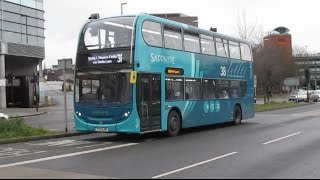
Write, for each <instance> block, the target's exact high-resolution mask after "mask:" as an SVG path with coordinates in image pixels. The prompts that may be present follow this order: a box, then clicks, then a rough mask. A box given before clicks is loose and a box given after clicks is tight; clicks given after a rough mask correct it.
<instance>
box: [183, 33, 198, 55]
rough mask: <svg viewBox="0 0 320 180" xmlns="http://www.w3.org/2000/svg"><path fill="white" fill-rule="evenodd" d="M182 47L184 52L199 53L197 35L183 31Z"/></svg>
mask: <svg viewBox="0 0 320 180" xmlns="http://www.w3.org/2000/svg"><path fill="white" fill-rule="evenodd" d="M184 47H185V50H186V51H189V52H195V53H200V43H199V34H197V33H193V32H188V31H185V32H184Z"/></svg>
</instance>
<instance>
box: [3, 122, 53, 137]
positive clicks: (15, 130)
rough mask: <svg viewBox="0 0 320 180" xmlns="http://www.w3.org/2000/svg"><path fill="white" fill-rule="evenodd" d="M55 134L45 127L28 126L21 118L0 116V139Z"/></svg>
mask: <svg viewBox="0 0 320 180" xmlns="http://www.w3.org/2000/svg"><path fill="white" fill-rule="evenodd" d="M55 134H57V133H56V132H51V131H48V130H46V129H42V128H33V127H30V126H28V125H27V124H25V122H24V120H23V119H22V118H11V119H9V120H6V119H3V118H0V141H5V140H13V139H20V138H27V137H35V136H46V135H55Z"/></svg>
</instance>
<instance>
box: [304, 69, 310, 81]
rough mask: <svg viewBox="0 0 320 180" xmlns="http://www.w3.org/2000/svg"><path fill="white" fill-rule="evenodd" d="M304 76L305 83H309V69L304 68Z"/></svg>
mask: <svg viewBox="0 0 320 180" xmlns="http://www.w3.org/2000/svg"><path fill="white" fill-rule="evenodd" d="M304 76H305V78H306V81H307V83H309V82H310V70H309V69H305V70H304Z"/></svg>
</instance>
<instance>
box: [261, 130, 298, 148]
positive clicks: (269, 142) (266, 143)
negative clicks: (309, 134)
mask: <svg viewBox="0 0 320 180" xmlns="http://www.w3.org/2000/svg"><path fill="white" fill-rule="evenodd" d="M299 134H301V132H297V133H294V134H291V135H288V136H285V137H282V138H279V139H275V140H272V141H268V142H265V143H263V145H268V144H271V143H274V142H277V141H281V140H284V139H287V138H290V137H293V136H296V135H299Z"/></svg>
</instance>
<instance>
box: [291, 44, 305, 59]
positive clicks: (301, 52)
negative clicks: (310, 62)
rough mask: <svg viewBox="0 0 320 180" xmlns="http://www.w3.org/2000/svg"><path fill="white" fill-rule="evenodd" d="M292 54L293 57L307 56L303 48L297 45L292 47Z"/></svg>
mask: <svg viewBox="0 0 320 180" xmlns="http://www.w3.org/2000/svg"><path fill="white" fill-rule="evenodd" d="M293 54H294V55H297V56H298V55H306V54H308V50H307V48H306V47H305V46H299V45H296V46H293Z"/></svg>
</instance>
